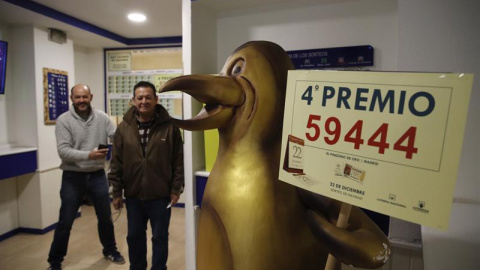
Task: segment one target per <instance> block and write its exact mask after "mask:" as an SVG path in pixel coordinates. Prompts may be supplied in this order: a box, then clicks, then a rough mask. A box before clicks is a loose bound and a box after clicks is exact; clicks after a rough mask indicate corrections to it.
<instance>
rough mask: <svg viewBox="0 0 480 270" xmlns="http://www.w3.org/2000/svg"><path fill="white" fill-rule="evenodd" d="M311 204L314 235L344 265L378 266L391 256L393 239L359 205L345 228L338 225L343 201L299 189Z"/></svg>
mask: <svg viewBox="0 0 480 270" xmlns="http://www.w3.org/2000/svg"><path fill="white" fill-rule="evenodd" d="M299 195H300V197H301V199H302V202H303V203H304V204H305V206H306V207H307V219H308V223H309V226H310V229H311V230H312V232H313V234H314V235H315V236H316V237H317V238H318V239H319V240H320V241H322V242H324V243H325V245H326V248H327V250H328V251H329V252H330V253H331V254H332V255H333V256H335V258H337V260H339V261H341V262H342V263H344V264H347V265H352V266H355V267H361V268H378V267H380V266H382V265H383V264H385V262H386V261H387V260H388V256H389V255H390V242H389V241H388V238H387V237H386V236H385V234H384V233H383V232H382V230H380V228H378V226H377V225H376V224H375V223H374V222H373V221H372V220H371V219H370V218H369V217H368V216H367V215H366V214H365V213H364V212H363V211H362V210H361V209H359V208H358V207H355V206H352V210H351V213H350V217H349V219H348V224H347V227H346V228H345V229H340V228H338V227H337V226H336V221H337V218H338V214H339V212H340V207H341V202H339V201H336V200H333V199H330V198H327V197H324V196H321V195H319V194H315V193H312V192H309V191H306V190H299Z"/></svg>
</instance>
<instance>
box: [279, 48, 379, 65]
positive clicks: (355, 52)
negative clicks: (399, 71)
mask: <svg viewBox="0 0 480 270" xmlns="http://www.w3.org/2000/svg"><path fill="white" fill-rule="evenodd" d="M287 54H288V56H289V57H290V59H291V60H292V62H293V65H294V66H295V69H330V68H348V67H365V66H373V47H372V46H370V45H363V46H351V47H337V48H325V49H311V50H298V51H287Z"/></svg>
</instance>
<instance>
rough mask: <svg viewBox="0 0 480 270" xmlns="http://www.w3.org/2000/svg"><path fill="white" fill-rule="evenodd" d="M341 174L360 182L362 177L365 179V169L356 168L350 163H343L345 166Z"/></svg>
mask: <svg viewBox="0 0 480 270" xmlns="http://www.w3.org/2000/svg"><path fill="white" fill-rule="evenodd" d="M343 176H344V177H346V178H349V179H352V180H355V181H358V182H360V183H363V179H365V171H362V170H360V169H357V168H355V167H353V166H352V165H350V164H348V163H347V164H345V168H343Z"/></svg>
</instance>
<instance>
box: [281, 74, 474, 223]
mask: <svg viewBox="0 0 480 270" xmlns="http://www.w3.org/2000/svg"><path fill="white" fill-rule="evenodd" d="M472 81H473V76H472V75H470V74H438V73H393V72H348V71H290V72H289V74H288V85H287V96H286V102H285V117H284V127H283V140H282V159H281V168H280V179H281V180H283V181H285V182H288V183H290V184H293V185H296V186H298V187H301V188H304V189H308V190H310V191H312V192H316V193H319V194H322V195H325V196H328V197H331V198H334V199H337V200H340V201H343V202H346V203H349V204H353V205H357V206H360V207H363V208H366V209H370V210H373V211H376V212H380V213H383V214H386V215H390V216H394V217H398V218H401V219H405V220H408V221H411V222H416V223H420V224H424V225H427V226H431V227H435V228H440V229H446V227H447V226H448V221H449V216H450V209H451V204H452V197H453V191H454V186H455V181H456V178H457V169H458V164H459V157H460V152H461V147H462V141H463V133H464V129H465V122H466V116H467V108H468V103H469V98H470V92H471V88H472Z"/></svg>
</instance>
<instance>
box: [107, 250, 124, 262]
mask: <svg viewBox="0 0 480 270" xmlns="http://www.w3.org/2000/svg"><path fill="white" fill-rule="evenodd" d="M105 259H107V260H110V261H112V262H113V263H116V264H124V263H125V258H123V256H122V255H121V254H120V252H118V251H114V252H112V253H111V254H109V255H105Z"/></svg>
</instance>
